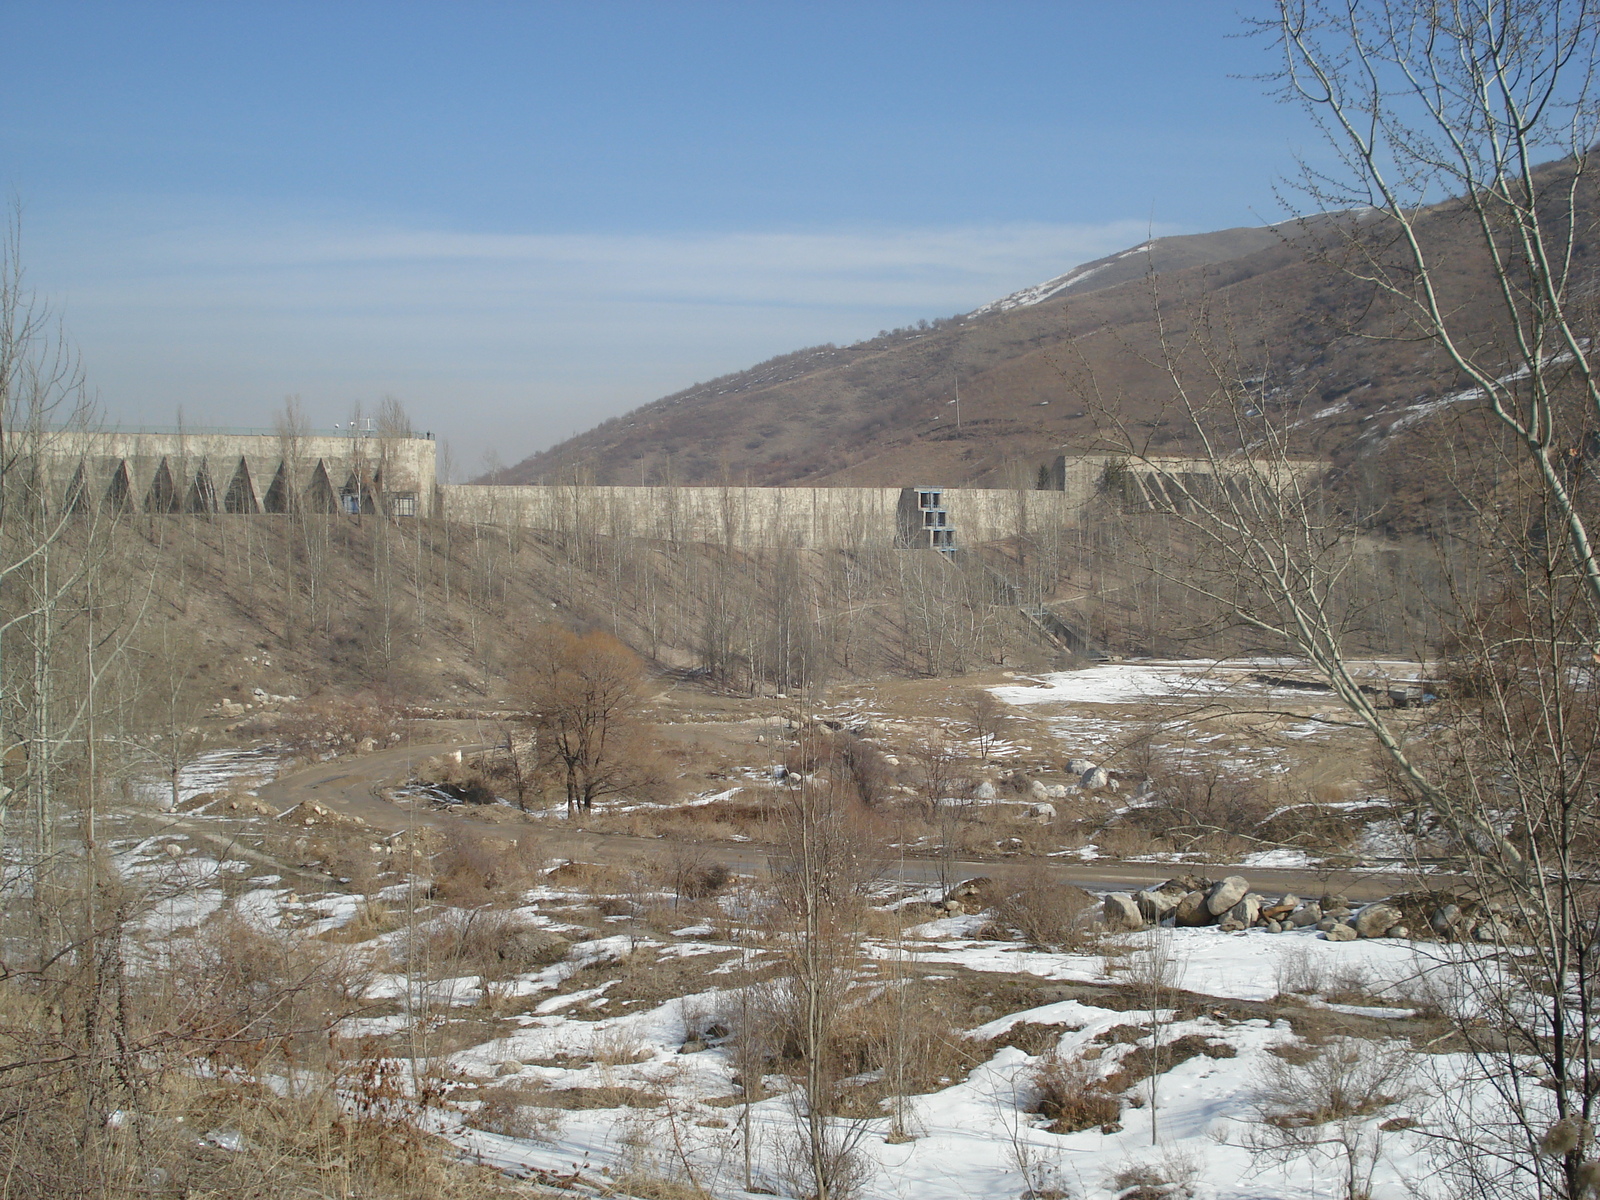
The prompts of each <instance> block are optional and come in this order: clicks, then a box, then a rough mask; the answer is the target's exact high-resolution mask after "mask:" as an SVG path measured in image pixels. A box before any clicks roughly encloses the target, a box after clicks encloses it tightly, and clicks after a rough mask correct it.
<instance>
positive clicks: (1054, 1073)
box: [1028, 1051, 1122, 1133]
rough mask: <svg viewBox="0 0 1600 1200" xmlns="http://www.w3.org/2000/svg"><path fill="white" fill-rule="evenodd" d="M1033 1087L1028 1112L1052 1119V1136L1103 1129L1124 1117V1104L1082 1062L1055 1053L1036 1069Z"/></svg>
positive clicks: (1050, 1054)
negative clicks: (1054, 1134) (1083, 1130)
mask: <svg viewBox="0 0 1600 1200" xmlns="http://www.w3.org/2000/svg"><path fill="white" fill-rule="evenodd" d="M1029 1083H1030V1084H1032V1087H1033V1093H1034V1094H1033V1099H1032V1102H1031V1104H1030V1105H1029V1108H1028V1111H1029V1112H1036V1113H1038V1114H1039V1115H1040V1116H1043V1117H1048V1118H1049V1119H1050V1132H1051V1133H1077V1132H1078V1131H1079V1130H1082V1129H1095V1128H1101V1127H1104V1126H1107V1125H1112V1124H1115V1123H1116V1121H1117V1119H1118V1118H1119V1117H1120V1116H1121V1115H1122V1104H1121V1102H1120V1101H1119V1100H1118V1099H1117V1098H1116V1097H1115V1096H1113V1095H1111V1094H1110V1092H1109V1091H1108V1090H1107V1089H1106V1085H1105V1084H1104V1083H1103V1082H1101V1080H1100V1078H1099V1076H1098V1075H1097V1074H1096V1071H1095V1068H1094V1066H1093V1065H1092V1064H1090V1063H1088V1062H1085V1061H1084V1060H1083V1059H1081V1058H1064V1057H1062V1056H1061V1055H1060V1054H1058V1053H1056V1052H1055V1051H1051V1052H1050V1053H1049V1054H1047V1055H1045V1057H1044V1058H1043V1059H1042V1060H1041V1061H1040V1062H1039V1064H1038V1065H1037V1066H1036V1067H1034V1069H1033V1072H1032V1074H1031V1076H1030V1078H1029Z"/></svg>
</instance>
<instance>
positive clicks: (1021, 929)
mask: <svg viewBox="0 0 1600 1200" xmlns="http://www.w3.org/2000/svg"><path fill="white" fill-rule="evenodd" d="M1094 904H1095V898H1094V897H1093V896H1091V895H1090V894H1089V893H1088V892H1086V891H1084V890H1083V889H1082V888H1080V887H1074V886H1073V885H1071V884H1070V883H1062V882H1060V881H1059V880H1058V879H1056V878H1055V876H1054V875H1052V874H1051V872H1050V870H1049V869H1048V868H1047V867H1045V866H1043V865H1041V864H1037V863H1035V864H1031V865H1029V866H1028V867H1025V868H1023V869H1022V870H1021V871H1018V872H1017V873H1016V874H1014V875H1011V876H1010V877H1008V878H1007V879H1006V880H1005V881H1004V883H1003V885H1002V886H1001V887H1000V889H999V894H998V896H997V897H996V900H995V904H994V915H995V919H996V920H997V921H999V922H1001V923H1002V924H1004V925H1006V926H1009V927H1010V928H1012V929H1014V930H1016V931H1017V933H1018V934H1020V935H1021V937H1022V938H1023V940H1024V941H1026V942H1028V943H1029V944H1030V945H1034V946H1045V947H1050V948H1053V949H1058V950H1066V949H1081V948H1082V947H1083V946H1085V945H1086V944H1087V943H1088V941H1089V939H1090V937H1091V936H1092V935H1091V933H1090V931H1089V928H1088V926H1087V925H1086V924H1085V922H1084V921H1083V920H1082V917H1083V914H1084V913H1085V912H1087V911H1088V910H1089V909H1091V908H1093V906H1094Z"/></svg>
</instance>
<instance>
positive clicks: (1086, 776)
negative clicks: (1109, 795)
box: [1078, 767, 1111, 792]
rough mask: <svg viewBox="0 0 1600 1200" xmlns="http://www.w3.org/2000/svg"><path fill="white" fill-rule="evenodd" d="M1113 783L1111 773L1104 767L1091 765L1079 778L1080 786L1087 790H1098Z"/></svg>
mask: <svg viewBox="0 0 1600 1200" xmlns="http://www.w3.org/2000/svg"><path fill="white" fill-rule="evenodd" d="M1110 783H1111V773H1110V772H1109V771H1107V770H1106V769H1105V768H1104V767H1090V768H1089V769H1088V770H1087V771H1085V772H1084V773H1083V775H1082V776H1081V777H1080V778H1079V779H1078V786H1079V787H1081V788H1082V789H1083V790H1084V791H1086V792H1098V791H1100V790H1101V789H1102V788H1105V787H1108V786H1109V785H1110Z"/></svg>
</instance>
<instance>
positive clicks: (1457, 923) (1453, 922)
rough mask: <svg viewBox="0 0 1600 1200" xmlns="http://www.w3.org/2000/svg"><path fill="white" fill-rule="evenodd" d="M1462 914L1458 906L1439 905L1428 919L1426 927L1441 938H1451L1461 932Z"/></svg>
mask: <svg viewBox="0 0 1600 1200" xmlns="http://www.w3.org/2000/svg"><path fill="white" fill-rule="evenodd" d="M1463 917H1464V914H1463V913H1462V911H1461V906H1460V905H1459V904H1441V905H1440V906H1439V907H1438V908H1436V909H1434V910H1433V916H1431V917H1429V918H1428V925H1429V927H1430V928H1431V929H1432V930H1433V932H1434V933H1436V934H1438V935H1439V936H1440V937H1442V938H1452V937H1455V936H1457V935H1458V934H1459V933H1460V932H1461V922H1462V920H1463Z"/></svg>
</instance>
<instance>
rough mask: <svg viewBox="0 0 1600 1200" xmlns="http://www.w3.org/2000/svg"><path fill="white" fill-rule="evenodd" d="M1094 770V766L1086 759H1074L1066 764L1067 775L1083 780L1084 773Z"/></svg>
mask: <svg viewBox="0 0 1600 1200" xmlns="http://www.w3.org/2000/svg"><path fill="white" fill-rule="evenodd" d="M1092 770H1094V764H1093V763H1092V762H1090V761H1089V760H1088V759H1087V758H1074V759H1072V760H1071V761H1069V762H1068V763H1067V774H1068V775H1076V776H1078V778H1080V779H1081V778H1083V776H1084V774H1085V773H1086V772H1089V771H1092Z"/></svg>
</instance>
